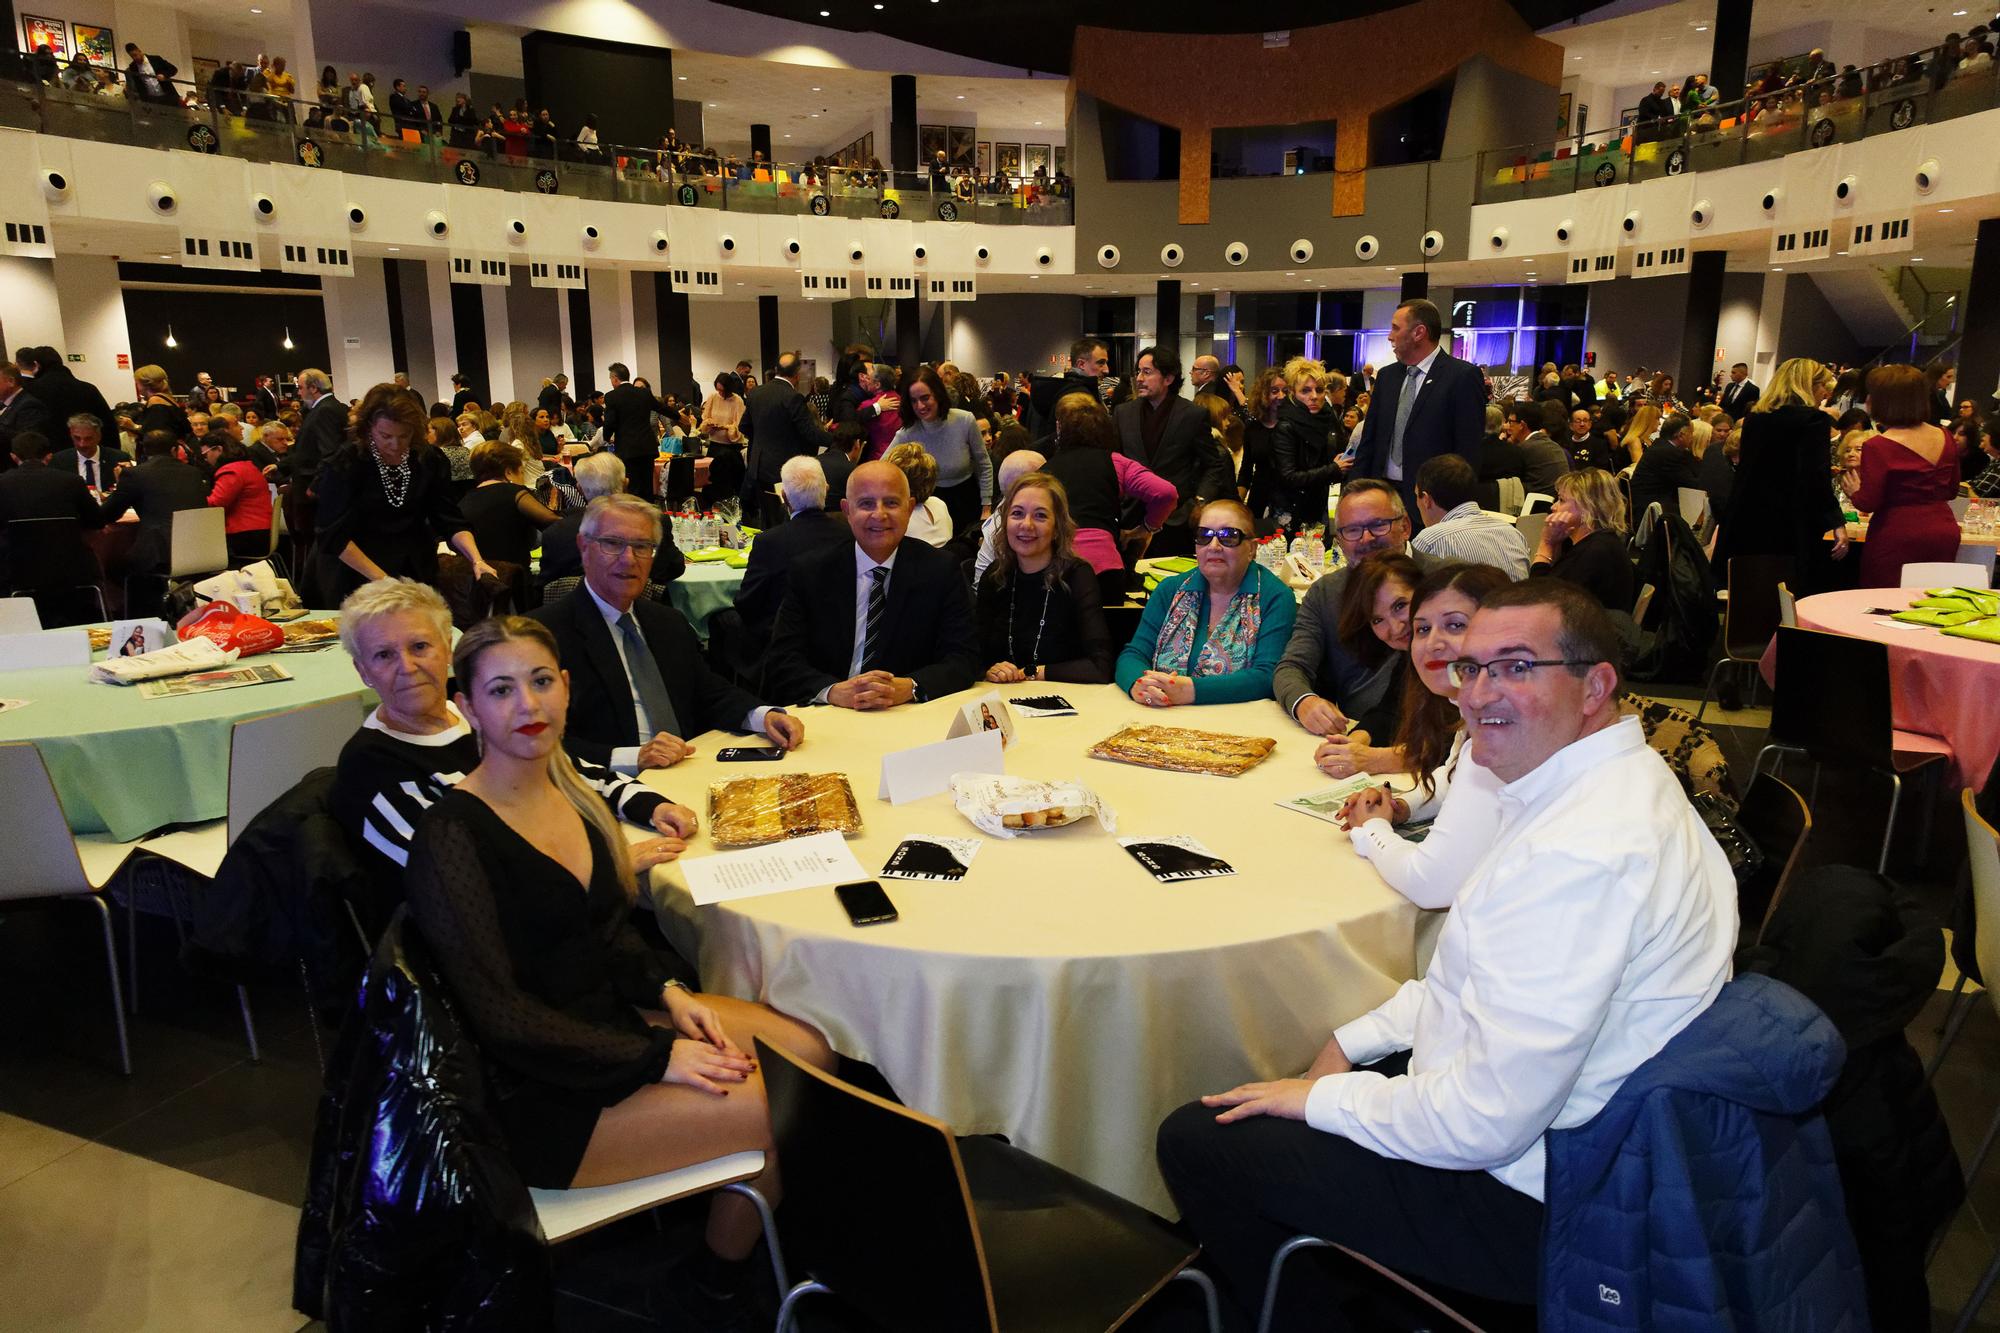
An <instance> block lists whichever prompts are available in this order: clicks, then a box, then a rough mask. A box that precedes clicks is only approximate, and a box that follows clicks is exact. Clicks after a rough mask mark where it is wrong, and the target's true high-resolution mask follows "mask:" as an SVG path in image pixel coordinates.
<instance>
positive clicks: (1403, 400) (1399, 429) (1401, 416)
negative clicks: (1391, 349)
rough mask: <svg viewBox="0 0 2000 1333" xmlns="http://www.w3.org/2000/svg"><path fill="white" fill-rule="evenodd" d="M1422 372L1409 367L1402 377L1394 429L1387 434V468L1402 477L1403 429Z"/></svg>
mask: <svg viewBox="0 0 2000 1333" xmlns="http://www.w3.org/2000/svg"><path fill="white" fill-rule="evenodd" d="M1423 377H1424V372H1423V371H1421V370H1419V369H1418V368H1417V367H1415V366H1411V367H1410V368H1409V370H1408V371H1407V372H1406V373H1405V374H1404V375H1403V392H1402V394H1401V395H1400V396H1398V397H1397V399H1396V427H1395V429H1394V430H1393V431H1391V432H1390V434H1389V466H1390V467H1391V468H1393V469H1394V470H1395V473H1396V476H1397V477H1398V478H1400V477H1401V476H1402V475H1403V429H1404V427H1406V426H1408V425H1409V424H1410V409H1411V408H1412V407H1414V406H1416V402H1417V385H1418V382H1419V381H1420V380H1422V379H1423Z"/></svg>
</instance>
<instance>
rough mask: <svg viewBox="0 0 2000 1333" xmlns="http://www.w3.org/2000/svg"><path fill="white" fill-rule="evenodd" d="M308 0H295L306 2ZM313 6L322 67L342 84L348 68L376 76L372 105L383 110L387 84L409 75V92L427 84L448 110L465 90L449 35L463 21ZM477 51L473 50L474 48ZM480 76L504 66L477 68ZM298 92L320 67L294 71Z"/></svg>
mask: <svg viewBox="0 0 2000 1333" xmlns="http://www.w3.org/2000/svg"><path fill="white" fill-rule="evenodd" d="M305 2H308V0H294V3H305ZM310 2H311V3H312V5H313V26H312V35H313V48H314V52H315V56H316V58H317V59H318V61H319V64H321V65H332V66H333V67H334V68H335V69H336V70H337V71H338V72H339V74H340V78H341V82H342V84H343V85H345V83H346V81H347V75H348V72H349V71H350V70H352V71H353V72H355V73H357V74H362V73H372V74H374V75H375V105H376V106H378V107H381V108H383V109H385V110H386V109H387V107H388V105H389V84H390V81H391V80H393V79H399V78H401V79H407V80H409V84H410V95H411V96H412V97H414V96H416V92H417V87H418V85H420V84H427V85H429V87H430V90H431V100H432V101H434V102H441V103H442V104H443V105H444V107H446V108H447V109H449V108H450V106H451V95H452V94H453V93H462V92H465V91H466V90H467V81H466V80H465V79H462V78H459V77H457V76H456V75H454V74H453V73H452V69H451V37H452V34H453V33H455V32H457V31H458V30H459V29H460V28H462V27H464V26H465V25H464V24H463V23H461V22H459V21H458V20H457V19H456V18H454V17H453V16H452V15H451V14H450V13H448V12H433V11H422V12H420V11H417V10H412V9H401V8H390V7H387V6H382V5H369V4H359V3H354V0H310ZM512 44H513V48H514V64H515V66H516V69H515V73H517V74H518V73H519V68H518V67H519V65H520V62H521V42H520V38H519V36H518V35H517V36H515V37H514V39H513V43H512ZM475 54H477V48H476V47H475ZM476 68H478V69H479V71H480V72H481V73H482V74H498V73H503V72H504V71H503V70H500V69H495V68H489V67H487V66H486V65H479V66H476ZM296 72H297V74H298V76H299V92H300V94H301V95H302V96H311V93H310V92H309V89H311V88H313V87H315V86H317V84H318V81H319V66H318V65H315V66H314V67H313V68H312V69H311V70H303V69H302V70H298V71H296Z"/></svg>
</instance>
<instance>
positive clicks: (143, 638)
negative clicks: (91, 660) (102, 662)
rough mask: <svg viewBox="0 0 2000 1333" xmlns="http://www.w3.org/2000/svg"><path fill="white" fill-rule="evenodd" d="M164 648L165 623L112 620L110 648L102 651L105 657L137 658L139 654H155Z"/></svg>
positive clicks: (159, 621)
mask: <svg viewBox="0 0 2000 1333" xmlns="http://www.w3.org/2000/svg"><path fill="white" fill-rule="evenodd" d="M166 646H167V622H166V621H164V620H114V621H112V622H111V646H110V647H109V648H107V649H105V650H104V651H105V656H107V657H137V656H138V655H139V654H140V653H150V652H157V651H158V650H159V649H161V648H164V647H166Z"/></svg>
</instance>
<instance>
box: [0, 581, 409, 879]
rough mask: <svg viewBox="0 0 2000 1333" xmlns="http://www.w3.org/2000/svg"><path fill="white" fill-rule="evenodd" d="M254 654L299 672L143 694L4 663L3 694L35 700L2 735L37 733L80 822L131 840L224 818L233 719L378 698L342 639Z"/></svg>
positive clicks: (5, 718)
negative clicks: (161, 695)
mask: <svg viewBox="0 0 2000 1333" xmlns="http://www.w3.org/2000/svg"><path fill="white" fill-rule="evenodd" d="M316 614H321V615H328V614H331V613H330V612H319V613H316ZM247 660H249V661H252V662H260V663H261V662H274V663H277V664H279V665H282V666H283V667H284V668H285V670H287V671H289V672H291V673H292V679H291V680H285V681H276V682H273V683H272V684H269V685H248V686H245V687H243V688H241V689H235V690H218V691H216V692H215V693H213V694H197V695H191V696H189V697H187V698H183V699H142V698H140V697H139V691H138V688H137V687H136V686H122V685H98V684H93V683H92V682H91V680H90V672H89V669H88V668H86V667H43V668H40V669H38V670H34V671H6V672H0V698H7V699H26V700H28V701H29V702H28V705H27V707H25V708H13V709H9V710H8V711H6V712H4V713H0V742H6V741H33V742H34V743H35V748H36V749H38V750H40V751H41V754H42V762H43V763H44V764H46V765H48V769H49V776H50V777H52V778H53V779H54V780H55V784H56V795H58V796H59V797H61V798H62V807H63V813H64V814H66V815H68V816H69V825H70V828H72V829H73V830H75V831H76V832H78V833H109V834H111V836H113V837H114V838H117V839H119V840H121V841H129V840H130V839H133V838H138V837H142V836H144V835H145V834H147V833H151V832H152V831H153V830H155V829H157V828H160V827H162V826H163V825H167V824H180V823H197V822H200V821H202V820H209V819H221V818H223V817H224V816H225V815H227V814H228V813H229V729H230V727H231V726H232V725H234V724H235V723H236V722H238V721H240V720H242V719H243V718H246V717H262V716H265V715H266V714H269V713H282V712H284V711H285V710H287V709H291V708H298V707H301V706H303V705H305V704H314V703H319V702H321V701H323V700H326V699H338V698H345V697H350V696H355V695H361V696H364V697H365V698H366V699H368V700H369V701H370V702H371V703H372V702H373V701H374V695H373V694H372V693H371V692H370V691H369V690H368V687H367V686H365V685H363V684H362V683H361V677H360V676H358V675H356V674H355V671H354V663H353V662H352V661H351V660H350V659H349V658H348V656H347V654H346V652H345V651H343V650H342V649H341V647H340V645H339V644H335V645H333V646H332V647H330V648H325V649H322V650H321V651H319V652H316V653H282V654H279V655H277V656H275V657H254V658H250V659H247Z"/></svg>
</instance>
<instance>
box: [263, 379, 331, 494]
mask: <svg viewBox="0 0 2000 1333" xmlns="http://www.w3.org/2000/svg"><path fill="white" fill-rule="evenodd" d="M346 438H347V405H346V404H345V403H343V402H341V401H340V399H339V398H337V397H335V396H334V395H333V394H330V393H329V394H322V395H321V396H320V399H319V401H318V402H316V403H314V404H313V405H312V406H311V407H309V408H307V409H306V412H305V416H304V417H303V418H301V419H300V421H299V436H298V439H296V440H295V441H293V442H292V447H291V450H290V452H288V453H287V454H286V455H285V456H284V457H283V458H281V459H279V460H278V475H279V476H280V477H281V478H283V479H284V480H286V481H290V482H296V483H297V484H298V485H299V486H301V487H303V488H305V489H307V490H310V489H312V485H313V482H314V481H315V480H317V479H318V477H319V470H320V469H321V468H323V467H325V466H326V462H327V460H328V459H329V458H332V457H333V456H334V454H336V453H338V452H339V451H340V446H341V445H342V444H343V443H344V442H345V441H346Z"/></svg>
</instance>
